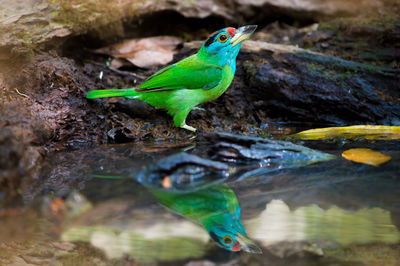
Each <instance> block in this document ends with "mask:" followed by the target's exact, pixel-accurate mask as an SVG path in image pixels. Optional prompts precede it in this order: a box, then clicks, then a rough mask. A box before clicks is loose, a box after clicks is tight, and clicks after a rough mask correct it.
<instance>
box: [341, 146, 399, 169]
mask: <svg viewBox="0 0 400 266" xmlns="http://www.w3.org/2000/svg"><path fill="white" fill-rule="evenodd" d="M342 156H343V157H344V158H346V159H347V160H350V161H353V162H357V163H364V164H369V165H373V166H379V165H380V164H383V163H386V162H387V161H389V160H390V159H392V157H390V156H388V155H384V154H382V153H380V152H379V151H373V150H370V149H366V148H355V149H350V150H347V151H344V152H343V153H342Z"/></svg>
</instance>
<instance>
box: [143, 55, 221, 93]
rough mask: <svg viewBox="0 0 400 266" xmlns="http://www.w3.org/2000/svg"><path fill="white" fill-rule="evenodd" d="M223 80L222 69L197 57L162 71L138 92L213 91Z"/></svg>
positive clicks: (148, 80) (146, 82) (151, 77)
mask: <svg viewBox="0 0 400 266" xmlns="http://www.w3.org/2000/svg"><path fill="white" fill-rule="evenodd" d="M221 79H222V67H220V66H217V65H211V64H207V63H204V62H203V61H200V60H199V59H198V58H197V56H196V55H192V56H190V57H188V58H185V59H183V60H182V61H179V62H178V63H175V64H173V65H170V66H168V67H166V68H163V69H161V70H160V71H158V72H156V73H155V74H154V75H152V76H150V77H149V78H148V79H147V80H146V81H145V82H143V83H142V84H141V85H140V86H139V88H137V89H136V91H138V92H151V91H165V90H176V89H205V90H208V89H212V88H214V87H215V86H217V85H218V83H219V82H220V81H221Z"/></svg>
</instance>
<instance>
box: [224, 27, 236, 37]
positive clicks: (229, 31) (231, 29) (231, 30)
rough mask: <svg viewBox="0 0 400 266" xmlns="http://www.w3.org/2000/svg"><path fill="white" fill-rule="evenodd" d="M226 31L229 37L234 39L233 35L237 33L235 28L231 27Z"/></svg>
mask: <svg viewBox="0 0 400 266" xmlns="http://www.w3.org/2000/svg"><path fill="white" fill-rule="evenodd" d="M226 31H227V32H228V33H229V35H230V36H231V37H233V35H234V34H233V33H234V32H235V31H236V29H235V28H233V27H229V28H227V29H226Z"/></svg>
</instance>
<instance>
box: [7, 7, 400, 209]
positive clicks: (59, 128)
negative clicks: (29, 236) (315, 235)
mask: <svg viewBox="0 0 400 266" xmlns="http://www.w3.org/2000/svg"><path fill="white" fill-rule="evenodd" d="M6 2H7V3H6ZM100 2H101V4H102V5H93V8H94V6H96V7H95V10H93V9H92V7H91V6H89V5H87V4H85V3H81V4H78V2H77V3H71V5H69V4H67V3H64V2H60V3H58V2H57V1H53V2H51V3H48V2H46V1H41V2H40V4H39V5H37V3H36V1H26V2H25V3H24V4H25V5H21V3H20V2H16V3H12V4H11V3H8V1H5V5H4V9H2V10H1V16H2V20H1V21H0V32H1V34H2V39H1V43H0V52H1V53H0V73H1V74H0V96H1V97H0V128H1V131H0V150H1V154H2V157H1V160H0V169H1V172H0V183H1V188H2V191H4V192H3V194H2V195H3V196H2V197H1V198H0V200H1V201H2V202H6V201H7V200H8V199H9V196H4V195H6V194H7V195H9V193H10V192H12V193H11V194H12V195H13V196H15V195H18V193H19V192H18V189H17V188H18V187H19V184H20V178H21V177H24V176H27V177H28V176H29V177H33V178H37V177H38V176H39V175H40V173H41V172H42V165H41V162H42V161H43V158H44V157H45V156H46V154H47V152H48V151H54V150H65V149H76V148H80V147H87V146H92V145H98V144H104V143H124V142H138V141H143V140H165V139H166V140H168V141H171V142H180V141H186V140H187V139H188V138H190V137H192V136H193V135H192V134H191V133H188V132H186V131H184V130H181V129H176V128H174V127H173V125H172V122H171V118H170V117H169V116H168V115H167V114H166V113H165V112H164V111H161V110H156V109H155V108H152V107H150V106H148V105H146V104H144V103H141V102H139V101H135V100H126V99H118V98H117V99H100V100H90V101H89V100H87V99H85V97H84V95H85V94H86V92H87V91H90V90H93V89H106V88H128V87H134V86H136V85H137V84H140V82H142V81H143V80H144V79H145V78H146V77H147V76H149V75H150V74H152V73H154V72H155V71H156V70H157V68H154V69H149V70H144V69H140V68H135V67H130V68H127V69H122V71H117V72H116V71H113V70H111V69H109V68H108V67H107V66H106V64H105V62H106V61H107V60H108V59H109V58H108V57H105V56H99V55H95V54H92V53H91V52H90V49H92V48H99V47H101V46H104V45H106V44H110V43H113V42H115V41H116V40H121V39H122V38H127V37H143V36H151V35H158V34H172V35H177V36H180V37H182V38H183V40H184V41H193V40H202V39H205V38H206V36H207V35H208V34H209V33H210V32H212V31H214V30H215V29H216V27H217V28H221V27H224V26H228V25H234V26H235V25H236V24H238V23H239V24H249V23H254V24H259V30H258V32H257V34H256V35H255V36H254V40H256V41H258V42H255V43H251V42H249V44H248V45H246V46H245V47H244V49H243V50H242V52H241V53H240V54H239V57H238V64H237V65H238V68H237V72H236V76H235V79H234V81H233V83H232V85H231V87H230V88H229V89H228V91H227V92H226V93H225V94H224V95H223V96H221V97H220V98H219V99H217V100H215V101H212V102H209V103H206V104H204V105H203V106H202V107H203V108H205V109H206V111H205V112H203V111H192V112H191V114H190V115H189V117H188V124H189V125H193V126H195V127H197V128H198V129H199V130H200V132H206V131H228V132H236V133H240V134H255V135H261V136H265V135H268V132H266V131H265V125H266V124H267V123H268V122H270V121H293V120H295V121H300V122H319V123H321V122H322V123H331V124H332V123H333V124H354V123H383V124H394V125H396V124H398V121H399V114H400V111H399V110H400V107H399V104H398V99H399V95H398V90H397V89H398V88H397V87H398V85H397V84H399V82H400V81H399V76H400V75H399V64H398V60H399V47H398V38H399V27H398V21H399V20H398V13H396V10H398V4H396V3H392V2H391V1H383V2H382V1H363V2H362V5H363V6H364V5H365V9H363V10H365V12H364V13H365V14H364V13H363V14H362V18H360V19H359V20H357V18H355V19H354V20H351V19H348V18H345V19H342V18H337V17H338V16H339V17H340V16H342V15H346V14H347V15H348V14H352V13H353V11H354V10H353V9H354V8H351V7H349V6H351V5H352V4H351V2H349V3H348V5H344V4H343V3H342V2H343V1H333V2H332V5H330V6H329V8H323V6H321V5H320V4H318V2H319V1H311V2H310V1H304V2H303V1H299V2H298V5H297V6H296V5H295V6H285V5H284V4H283V2H276V3H271V1H262V3H261V2H260V3H255V2H254V3H253V1H249V2H245V1H237V2H238V3H239V4H240V5H239V6H238V8H233V9H232V8H230V7H227V6H226V4H224V3H223V2H221V1H216V2H215V3H214V4H215V5H212V4H210V3H209V2H208V1H195V2H194V3H192V4H187V3H182V2H181V1H168V2H161V3H158V2H157V3H158V4H157V5H156V4H155V3H153V2H152V1H133V2H132V3H131V2H129V1H127V2H123V3H122V2H121V3H118V4H116V5H114V4H113V5H112V7H110V3H108V2H104V1H100ZM306 2H307V3H308V4H307V3H306ZM394 2H395V1H394ZM22 6H23V7H24V8H22ZM213 6H214V7H216V8H211V7H213ZM371 8H372V9H371ZM389 8H390V10H387V9H389ZM256 10H257V12H258V13H259V16H254V12H255V11H256ZM260 10H262V12H260ZM271 10H272V11H274V12H272V11H271ZM346 10H347V11H349V12H345V11H346ZM371 10H379V12H378V13H379V15H377V16H375V17H374V19H370V17H368V16H369V14H370V13H371ZM271 12H272V13H273V14H275V17H274V16H273V15H272V13H271ZM382 17H386V20H383V19H382ZM322 18H323V19H322ZM328 18H329V19H333V20H328ZM275 19H280V22H276V23H274V24H271V22H272V21H274V20H275ZM160 20H161V21H165V23H163V25H161V26H160V25H159V24H157V23H154V21H160ZM319 20H324V21H325V22H323V23H322V24H320V26H315V24H310V23H315V22H318V21H319ZM372 40H373V41H372ZM265 41H268V42H277V43H284V44H288V45H292V46H287V47H286V46H285V47H283V46H268V47H267V48H266V47H265V45H264V42H265ZM349 44H351V45H349ZM353 44H354V45H353ZM293 45H299V46H300V47H303V48H311V50H314V51H315V52H320V53H321V54H315V53H309V52H308V51H306V50H301V49H298V48H296V47H294V46H293ZM346 45H347V46H346ZM198 47H199V44H198V43H191V44H186V45H185V46H184V47H183V49H181V50H180V51H179V53H178V54H177V55H176V56H175V57H174V61H178V60H180V59H182V58H184V57H185V56H188V55H190V54H192V53H194V52H196V49H197V48H198ZM375 48H377V49H378V48H379V51H381V52H379V53H374V49H375ZM371 53H373V54H374V57H371V56H370V55H371ZM342 59H345V60H347V61H344V60H342ZM100 73H103V74H102V77H101V78H100V76H101V75H100Z"/></svg>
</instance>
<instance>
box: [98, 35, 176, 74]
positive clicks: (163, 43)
mask: <svg viewBox="0 0 400 266" xmlns="http://www.w3.org/2000/svg"><path fill="white" fill-rule="evenodd" d="M181 43H182V40H181V39H180V38H177V37H173V36H157V37H149V38H142V39H131V40H125V41H123V42H121V43H117V44H113V45H111V46H107V47H103V48H100V49H97V50H95V51H94V52H96V53H101V54H107V55H110V56H113V57H114V58H115V59H114V60H113V61H112V62H111V66H110V67H111V68H114V69H115V68H119V67H121V66H125V65H126V62H124V61H125V60H123V59H126V60H127V61H129V62H130V63H132V64H133V65H135V66H138V67H142V68H150V67H154V66H159V65H165V64H168V63H169V62H171V61H172V59H173V56H174V54H175V53H176V50H175V49H176V48H177V46H178V45H180V44H181Z"/></svg>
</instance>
